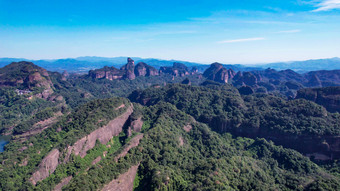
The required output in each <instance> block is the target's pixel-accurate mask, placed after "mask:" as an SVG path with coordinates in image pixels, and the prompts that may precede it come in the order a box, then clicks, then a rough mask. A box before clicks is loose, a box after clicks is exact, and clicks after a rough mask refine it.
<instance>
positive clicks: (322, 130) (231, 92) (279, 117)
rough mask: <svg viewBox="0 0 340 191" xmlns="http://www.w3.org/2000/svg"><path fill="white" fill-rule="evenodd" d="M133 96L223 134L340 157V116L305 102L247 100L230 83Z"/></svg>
mask: <svg viewBox="0 0 340 191" xmlns="http://www.w3.org/2000/svg"><path fill="white" fill-rule="evenodd" d="M129 98H130V99H131V100H132V101H136V102H138V103H141V104H143V105H154V104H157V103H159V102H162V101H165V102H168V103H171V104H173V105H175V106H176V107H177V108H178V109H180V110H181V111H184V112H186V113H188V114H190V115H192V116H193V117H194V118H195V119H196V120H198V121H200V122H203V123H207V124H209V125H210V126H211V127H212V129H213V130H215V131H217V132H221V133H224V132H231V133H232V134H234V135H237V136H245V137H251V138H256V137H263V138H266V139H269V140H273V141H274V142H275V143H277V144H280V145H284V146H285V147H289V148H294V149H296V150H298V151H300V152H302V153H304V154H314V153H319V154H322V155H325V156H327V159H337V158H340V150H339V148H340V147H339V144H340V138H339V137H340V121H339V120H340V118H339V116H338V114H331V113H328V112H327V111H326V109H325V108H323V107H322V106H319V105H317V104H314V103H312V102H309V101H306V100H303V99H299V100H292V101H286V100H284V99H281V98H279V97H274V96H267V95H263V94H260V95H249V96H243V97H241V96H240V94H239V93H238V92H237V90H236V89H235V88H233V87H231V86H230V85H224V86H211V87H194V86H185V85H168V86H166V87H163V88H160V89H154V88H150V89H147V90H145V91H135V92H133V93H132V94H131V95H130V97H129Z"/></svg>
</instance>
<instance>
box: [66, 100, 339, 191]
mask: <svg viewBox="0 0 340 191" xmlns="http://www.w3.org/2000/svg"><path fill="white" fill-rule="evenodd" d="M144 119H148V122H147V125H145V126H144V130H143V133H144V137H143V139H141V142H140V144H139V145H138V146H137V147H135V148H134V149H131V150H130V152H129V153H128V154H127V155H126V156H125V157H124V158H121V159H120V160H118V161H117V162H115V161H114V160H110V161H101V162H100V163H98V165H97V166H95V167H93V168H91V169H89V171H88V172H87V173H83V174H79V175H77V177H75V178H74V179H72V180H71V182H70V183H69V185H67V186H66V187H65V189H67V190H77V189H79V190H84V189H91V190H100V189H102V188H104V190H105V189H107V188H118V187H115V186H119V184H121V183H123V182H125V183H126V184H125V185H124V187H130V188H131V187H132V185H131V181H130V179H129V178H131V177H133V176H135V170H134V169H135V168H136V166H138V165H139V167H138V172H137V175H136V178H135V181H134V184H133V186H134V189H135V190H271V189H273V190H275V189H276V190H297V189H300V190H310V189H325V190H332V189H333V190H334V189H335V190H336V189H339V184H338V182H337V181H338V179H337V178H335V177H333V176H331V175H329V174H327V173H325V171H323V170H322V169H320V168H319V167H317V165H315V164H314V163H312V162H311V161H309V159H308V158H306V157H303V156H302V155H301V154H299V153H298V152H296V151H293V150H290V149H284V148H282V147H278V146H275V145H274V144H273V143H272V142H267V141H265V140H263V139H256V140H252V139H247V138H237V139H236V138H233V137H232V136H231V135H230V134H223V135H221V134H218V133H216V132H213V131H211V130H210V128H209V127H208V126H207V125H205V124H202V123H199V122H195V121H194V120H193V119H192V117H190V116H189V115H187V114H185V113H183V112H181V111H179V110H177V109H176V108H175V107H174V106H173V105H171V104H168V103H164V102H163V103H159V104H156V105H153V106H150V107H147V108H144ZM186 126H191V129H190V130H188V129H185V127H186ZM116 172H119V173H116ZM127 174H129V177H127ZM124 177H125V178H124ZM111 178H112V179H114V180H110V179H111ZM110 182H111V183H110ZM104 185H106V186H105V187H104ZM110 186H112V187H110ZM119 188H122V187H119Z"/></svg>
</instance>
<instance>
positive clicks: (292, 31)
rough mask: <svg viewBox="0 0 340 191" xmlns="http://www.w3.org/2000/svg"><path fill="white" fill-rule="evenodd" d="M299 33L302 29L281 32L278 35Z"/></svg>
mask: <svg viewBox="0 0 340 191" xmlns="http://www.w3.org/2000/svg"><path fill="white" fill-rule="evenodd" d="M299 32H301V30H300V29H295V30H287V31H279V32H277V33H299Z"/></svg>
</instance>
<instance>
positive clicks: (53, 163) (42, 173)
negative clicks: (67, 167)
mask: <svg viewBox="0 0 340 191" xmlns="http://www.w3.org/2000/svg"><path fill="white" fill-rule="evenodd" d="M59 153H60V152H59V150H58V149H53V150H52V151H51V152H50V153H49V154H48V155H47V156H46V157H45V158H44V159H43V160H42V161H41V163H40V164H39V169H38V171H36V172H35V173H34V174H33V175H32V177H31V178H30V181H31V182H32V184H33V185H35V184H36V183H37V182H38V181H41V180H44V179H45V178H47V177H48V176H49V175H50V174H52V173H53V172H54V171H55V169H56V168H57V166H58V160H59Z"/></svg>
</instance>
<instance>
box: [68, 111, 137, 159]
mask: <svg viewBox="0 0 340 191" xmlns="http://www.w3.org/2000/svg"><path fill="white" fill-rule="evenodd" d="M124 107H128V109H127V110H126V112H125V113H123V114H122V115H120V116H119V117H117V118H115V119H114V120H112V121H110V122H109V123H108V124H107V125H106V126H104V127H101V128H99V129H97V130H95V131H93V132H92V133H90V134H89V135H87V136H85V137H83V138H81V139H79V140H78V141H77V142H75V143H74V144H73V146H69V147H68V148H67V154H66V157H65V160H64V162H67V161H68V159H69V157H70V155H71V153H72V152H73V153H74V154H75V155H79V156H81V157H85V156H86V152H87V151H88V150H90V149H92V148H93V147H94V146H95V144H96V141H97V140H99V141H100V143H102V144H106V143H108V142H109V141H110V139H111V138H112V137H113V136H117V135H118V134H119V133H120V132H122V130H123V126H124V124H125V123H126V122H127V120H128V119H129V116H130V115H131V114H132V112H133V107H132V105H130V106H124Z"/></svg>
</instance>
